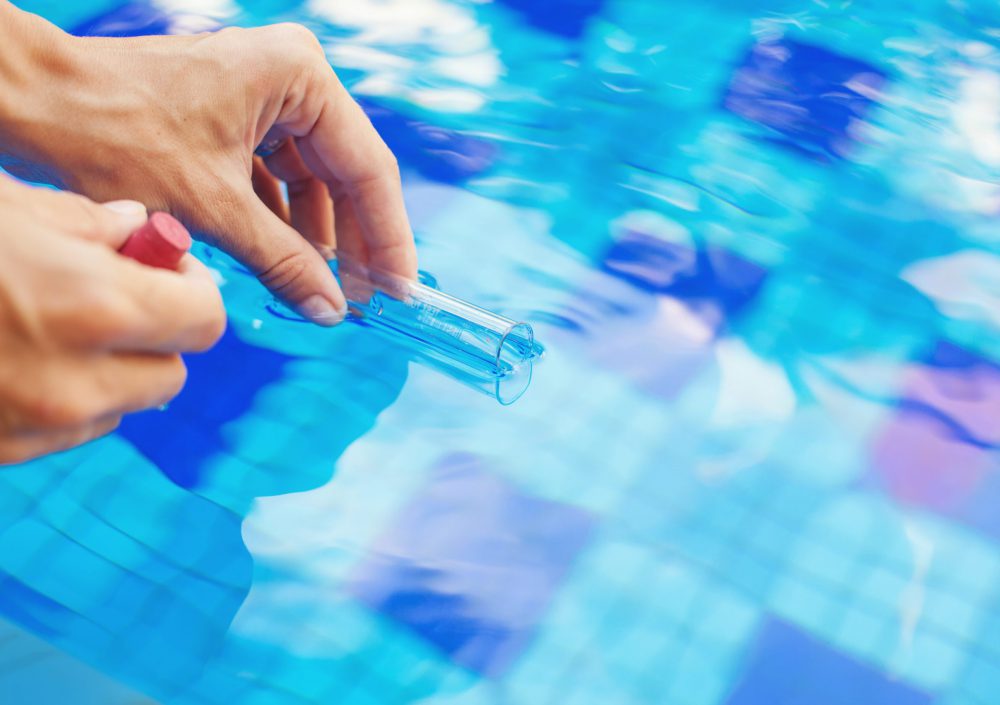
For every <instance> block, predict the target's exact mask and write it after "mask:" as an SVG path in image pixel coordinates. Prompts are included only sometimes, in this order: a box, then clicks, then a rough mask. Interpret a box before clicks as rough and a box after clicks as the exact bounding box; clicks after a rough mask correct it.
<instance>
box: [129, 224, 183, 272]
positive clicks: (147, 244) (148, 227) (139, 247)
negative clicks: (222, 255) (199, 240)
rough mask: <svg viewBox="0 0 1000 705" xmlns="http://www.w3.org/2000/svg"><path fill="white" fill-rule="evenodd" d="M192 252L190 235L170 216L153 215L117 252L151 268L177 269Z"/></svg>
mask: <svg viewBox="0 0 1000 705" xmlns="http://www.w3.org/2000/svg"><path fill="white" fill-rule="evenodd" d="M190 249H191V234H190V233H189V232H188V231H187V228H185V227H184V226H183V225H181V224H180V222H179V221H178V220H177V219H176V218H174V217H173V216H172V215H170V214H169V213H153V215H151V216H149V220H148V221H147V222H146V224H145V225H143V226H142V227H141V228H139V229H138V230H136V231H135V232H134V233H132V235H131V236H130V237H129V239H128V240H126V241H125V244H124V245H122V248H121V249H120V250H119V252H120V253H121V254H123V255H125V256H126V257H131V258H132V259H134V260H136V261H137V262H142V263H143V264H145V265H148V266H150V267H160V268H161V269H177V265H178V264H180V261H181V259H182V258H183V257H184V255H185V254H187V251H188V250H190Z"/></svg>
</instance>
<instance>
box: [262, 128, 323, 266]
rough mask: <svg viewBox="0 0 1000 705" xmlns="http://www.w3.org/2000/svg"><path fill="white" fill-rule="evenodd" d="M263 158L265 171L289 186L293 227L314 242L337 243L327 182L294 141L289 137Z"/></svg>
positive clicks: (316, 243) (318, 244) (320, 244)
mask: <svg viewBox="0 0 1000 705" xmlns="http://www.w3.org/2000/svg"><path fill="white" fill-rule="evenodd" d="M264 162H265V164H267V169H268V171H269V172H270V173H271V174H272V175H273V176H274V177H276V178H278V179H281V180H282V181H284V182H285V184H286V185H287V187H288V205H289V207H290V209H291V225H292V227H293V228H294V229H295V230H297V231H298V232H299V233H300V234H301V235H302V236H303V237H304V238H305V239H306V240H308V241H309V242H311V243H313V244H314V245H317V246H322V247H327V248H330V249H332V248H334V247H336V246H337V242H336V238H335V235H334V210H333V201H332V199H331V198H330V193H329V191H328V190H327V188H326V185H325V184H324V183H323V182H322V181H320V180H319V179H317V178H316V176H315V175H314V174H313V172H312V171H311V170H310V169H309V167H308V166H306V163H305V162H304V161H303V159H302V157H301V156H300V155H299V151H298V149H297V148H296V145H295V141H294V140H288V141H287V142H286V143H285V144H284V145H283V146H282V147H281V149H279V150H278V151H277V152H275V153H274V154H272V155H270V156H269V157H267V158H266V159H265V160H264ZM258 193H259V192H258ZM262 200H263V199H262ZM265 202H266V201H265ZM272 210H274V209H273V208H272Z"/></svg>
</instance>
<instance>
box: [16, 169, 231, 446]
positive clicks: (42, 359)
mask: <svg viewBox="0 0 1000 705" xmlns="http://www.w3.org/2000/svg"><path fill="white" fill-rule="evenodd" d="M0 213H2V214H3V221H4V227H3V230H2V231H0V464H3V463H12V462H20V461H22V460H27V459H29V458H33V457H35V456H38V455H42V454H45V453H51V452H54V451H58V450H62V449H65V448H70V447H72V446H76V445H79V444H81V443H84V442H86V441H88V440H91V439H93V438H96V437H98V436H101V435H104V434H106V433H109V432H111V431H112V430H114V428H116V427H117V425H118V422H119V421H120V419H121V417H122V415H123V414H126V413H128V412H130V411H137V410H140V409H147V408H150V407H155V406H159V405H161V404H163V403H165V402H167V401H168V400H170V399H172V398H173V397H174V396H175V395H176V394H177V393H178V392H179V391H180V389H181V387H182V386H183V385H184V380H185V374H186V373H185V369H184V363H183V362H182V361H181V358H180V356H179V355H178V353H180V352H188V351H196V350H204V349H206V348H208V347H209V346H211V345H212V344H213V343H215V341H216V340H217V339H218V338H219V336H220V335H221V334H222V330H223V328H224V326H225V311H224V309H223V307H222V300H221V297H220V296H219V292H218V289H217V288H216V287H215V284H214V282H213V280H212V277H211V274H210V273H209V272H208V270H206V269H205V268H204V266H203V265H201V264H200V263H199V262H198V261H197V260H196V259H195V258H194V257H192V256H190V255H187V256H186V257H185V259H184V260H183V261H182V262H181V264H180V266H179V268H178V271H177V272H170V271H164V270H161V269H153V268H151V267H145V266H143V265H140V264H137V263H136V262H133V261H132V260H129V259H126V258H125V257H123V256H121V255H119V254H118V253H117V249H118V248H119V247H120V246H121V245H122V244H123V243H124V242H125V240H126V239H127V238H128V236H129V234H131V233H132V232H133V231H134V230H136V229H137V228H139V227H140V226H141V225H142V224H143V223H144V222H145V221H146V211H145V208H144V207H143V206H142V204H140V203H128V202H124V203H117V204H110V205H109V206H108V207H103V206H100V205H97V204H95V203H92V202H91V201H88V200H87V199H85V198H83V197H82V196H76V195H74V194H69V193H58V192H55V191H47V190H41V189H34V188H29V187H27V186H22V185H21V184H18V183H16V182H14V181H13V180H11V179H9V178H6V177H2V176H0Z"/></svg>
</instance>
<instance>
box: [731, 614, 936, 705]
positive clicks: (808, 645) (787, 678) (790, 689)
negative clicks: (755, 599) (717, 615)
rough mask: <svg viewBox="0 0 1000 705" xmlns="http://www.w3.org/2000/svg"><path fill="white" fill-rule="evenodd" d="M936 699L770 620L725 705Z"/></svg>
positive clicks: (919, 704)
mask: <svg viewBox="0 0 1000 705" xmlns="http://www.w3.org/2000/svg"><path fill="white" fill-rule="evenodd" d="M932 701H933V698H932V697H931V696H930V695H928V694H927V693H922V692H920V691H918V690H915V689H914V688H912V687H910V686H908V685H906V684H905V683H900V682H898V681H894V680H892V679H890V677H889V676H888V675H886V674H884V673H880V672H879V671H876V670H874V669H873V668H872V667H871V666H868V665H866V664H863V663H861V662H860V661H856V660H854V659H852V658H851V657H849V656H847V655H845V654H842V653H840V652H838V651H835V650H834V649H833V647H832V646H830V645H828V644H825V643H823V642H822V641H819V640H818V639H816V638H815V637H812V636H809V635H807V634H805V633H803V632H801V631H799V630H798V629H796V628H795V627H793V626H791V625H788V624H785V623H784V622H780V621H778V620H773V619H772V620H770V621H769V622H767V623H766V624H765V625H764V626H763V627H762V628H761V631H760V633H759V635H758V637H757V640H756V644H755V645H754V648H753V650H752V653H751V655H750V661H749V664H748V666H747V669H746V672H745V673H744V674H743V677H742V678H741V679H740V682H739V685H738V686H737V687H736V690H735V691H734V692H733V693H732V695H731V696H730V697H729V699H728V700H727V701H726V703H727V705H762V704H763V703H766V704H767V705H805V704H808V705H848V704H850V705H855V704H857V705H862V704H863V705H883V704H885V705H888V704H889V703H891V704H892V705H930V703H931V702H932Z"/></svg>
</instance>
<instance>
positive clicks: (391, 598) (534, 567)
mask: <svg viewBox="0 0 1000 705" xmlns="http://www.w3.org/2000/svg"><path fill="white" fill-rule="evenodd" d="M593 525H594V518H593V517H592V516H591V515H590V514H589V513H587V512H586V511H584V510H582V509H579V508H577V507H572V506H569V505H565V504H560V503H557V502H551V501H547V500H544V499H539V498H536V497H532V496H529V495H526V494H524V493H522V492H521V491H520V490H518V489H517V488H516V487H514V486H512V485H510V484H508V483H507V482H506V481H504V480H502V479H500V478H498V477H495V476H493V475H491V474H489V473H487V472H486V471H485V470H484V469H483V467H482V465H481V463H480V462H479V461H478V460H477V459H475V458H473V457H470V456H453V457H451V458H448V459H447V460H445V461H444V462H443V463H442V464H441V466H440V468H439V469H438V471H437V472H436V473H435V475H434V477H433V479H432V480H431V482H430V483H429V484H428V485H427V486H426V487H425V488H424V489H423V491H422V492H421V493H420V494H419V495H418V496H417V497H416V498H415V499H414V500H413V501H412V502H411V503H410V504H409V505H408V506H407V507H406V508H405V509H403V511H402V512H401V513H400V515H399V516H398V517H397V518H396V520H395V521H394V522H393V525H392V527H391V528H390V529H389V531H388V532H387V533H386V534H384V535H383V536H382V537H381V538H379V539H378V541H376V543H375V545H373V546H372V547H371V549H370V553H369V556H368V558H367V559H366V560H364V561H363V563H362V564H361V565H360V566H359V568H358V570H357V571H356V572H355V574H354V576H353V578H352V579H351V581H350V590H351V592H352V594H354V595H355V596H356V597H357V598H358V599H359V600H360V601H362V602H363V603H365V604H367V605H368V606H370V607H371V608H373V609H375V610H377V611H379V612H381V613H382V614H384V615H386V616H388V617H390V618H392V619H394V620H395V621H397V622H399V623H400V624H402V625H405V626H406V627H408V628H409V629H411V630H413V631H414V632H415V633H417V634H418V635H420V636H421V637H423V638H424V639H425V640H427V641H428V642H430V643H431V644H433V645H434V646H435V647H437V648H438V649H439V650H440V651H441V652H443V653H444V654H446V655H447V656H448V657H449V658H451V659H452V661H453V662H455V663H456V664H458V665H460V666H463V667H465V668H468V669H470V670H472V671H475V672H477V673H480V674H482V675H486V676H490V677H496V676H500V675H501V674H503V673H504V672H505V671H506V670H507V669H508V668H509V667H510V665H511V664H512V663H513V662H514V661H515V659H516V658H517V657H518V655H519V654H520V653H521V652H522V651H523V650H524V648H525V647H526V646H527V644H528V642H529V640H530V639H531V636H532V634H533V633H534V630H535V627H536V625H537V623H538V622H539V620H540V619H541V618H542V616H543V615H544V613H545V610H546V609H547V607H548V605H549V602H550V601H551V599H552V596H553V593H554V592H555V591H556V590H557V589H558V588H559V586H560V585H561V584H562V582H563V579H564V577H565V575H566V573H567V571H568V570H569V568H570V565H571V564H572V563H573V561H574V559H575V558H576V556H577V554H578V553H579V552H580V550H581V548H582V547H583V546H584V545H585V544H586V542H587V540H588V538H589V536H590V534H591V531H592V529H593Z"/></svg>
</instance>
